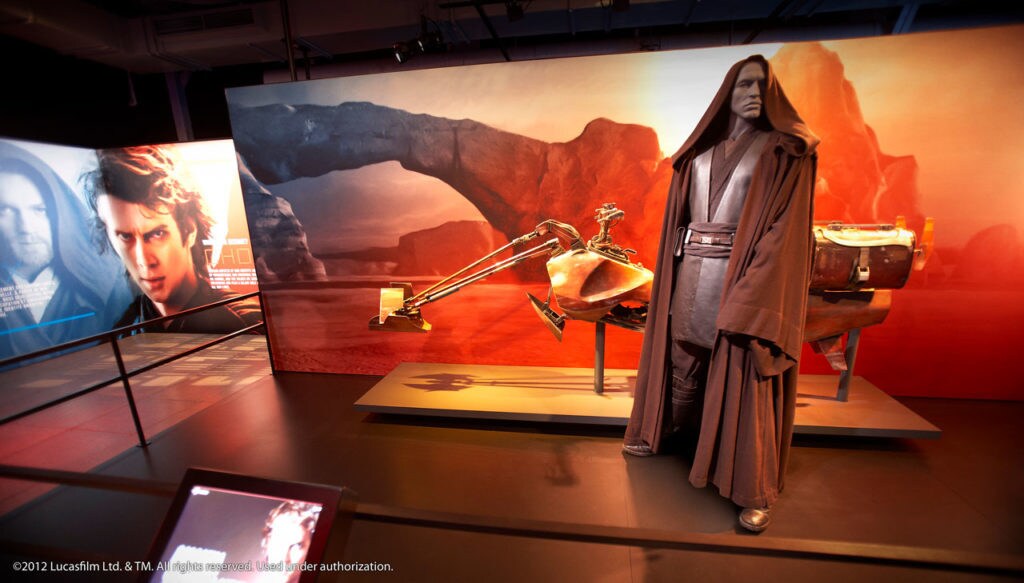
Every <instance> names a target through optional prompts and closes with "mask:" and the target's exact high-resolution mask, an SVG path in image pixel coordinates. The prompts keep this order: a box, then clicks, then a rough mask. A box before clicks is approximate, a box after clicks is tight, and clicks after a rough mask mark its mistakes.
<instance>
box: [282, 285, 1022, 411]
mask: <svg viewBox="0 0 1024 583" xmlns="http://www.w3.org/2000/svg"><path fill="white" fill-rule="evenodd" d="M417 289H419V288H417ZM527 291H529V292H531V293H533V294H534V295H539V296H541V297H542V294H543V293H544V292H545V289H544V288H543V287H542V286H539V285H534V286H526V285H513V284H493V285H492V284H482V285H477V286H471V287H469V288H467V289H465V290H463V291H461V292H459V293H458V294H457V295H456V296H451V297H449V298H447V299H445V300H443V301H440V302H437V303H434V304H431V305H428V306H426V307H425V308H424V310H423V313H424V316H425V318H426V319H427V321H428V322H430V323H431V324H432V325H433V326H434V328H433V330H432V331H431V332H429V333H426V334H414V333H397V332H371V331H370V330H368V329H367V321H368V320H369V319H370V317H371V316H372V315H373V314H374V313H376V311H377V309H378V307H377V298H378V292H377V288H375V287H360V288H319V289H305V290H300V289H292V290H279V291H272V292H269V293H268V294H267V295H268V296H269V301H270V303H271V304H272V305H273V304H274V303H275V302H277V304H278V306H280V307H278V308H274V310H275V311H274V314H275V316H282V315H283V316H284V317H281V318H280V320H279V322H280V323H279V324H278V325H276V326H275V327H274V334H273V336H272V342H273V348H274V356H275V363H276V366H277V367H278V369H280V370H293V371H330V372H335V373H354V374H374V375H382V374H387V373H388V372H390V371H391V369H392V368H394V367H395V366H396V365H397V364H398V363H400V362H442V363H478V364H500V365H530V366H570V367H590V366H593V363H594V326H593V325H592V324H589V323H586V322H579V321H570V322H569V323H568V324H567V326H566V329H565V335H564V340H563V341H562V343H559V342H557V341H556V340H555V339H554V337H553V336H552V335H551V334H550V333H549V332H548V331H547V329H546V328H545V327H544V326H543V325H542V324H541V323H540V321H539V320H538V318H537V316H536V314H535V313H534V312H533V310H532V309H531V308H530V306H529V304H528V303H527V300H526V296H525V292H527ZM963 295H964V292H963V290H932V289H905V290H901V291H898V292H896V295H895V299H894V306H893V310H892V313H891V314H890V315H889V319H888V320H887V321H886V323H885V324H884V325H882V326H874V327H871V328H867V329H865V330H864V333H863V335H862V337H861V345H860V353H859V356H858V365H857V368H856V374H858V375H860V376H864V377H865V378H867V379H868V380H869V381H871V382H872V383H874V384H875V385H877V386H878V387H880V388H882V389H884V390H885V391H886V392H889V393H890V394H893V395H907V396H913V395H929V396H951V397H953V396H955V397H961V398H971V397H978V398H997V399H998V398H1012V397H1013V393H1014V391H1015V390H1016V389H1014V388H1013V387H1014V385H1013V380H1012V379H1015V378H1018V377H1019V367H1018V366H1017V358H1018V357H1017V356H1016V353H1015V351H1016V348H1015V344H1014V338H1015V337H1016V336H1017V335H1018V334H1019V331H1018V330H1014V329H1011V327H1008V326H1006V325H1005V323H1006V322H1019V321H1022V319H1024V291H1017V290H1002V291H999V290H996V291H992V290H977V291H972V292H971V296H972V297H973V298H974V300H973V301H972V302H971V303H970V305H965V304H964V303H963V302H962V297H963ZM1008 306H1009V308H1007V307H1008ZM1008 309H1009V313H1008V311H1007V310H1008ZM607 330H608V337H607V353H606V366H607V367H609V368H635V367H636V363H637V360H638V358H639V354H640V341H641V335H640V334H639V333H637V332H632V331H628V330H623V329H620V328H616V327H614V326H609V327H608V328H607ZM934 330H947V331H948V332H947V334H948V335H949V337H948V338H946V341H945V342H936V341H935V338H933V335H934ZM981 362H984V363H985V366H983V367H979V366H977V363H981ZM801 371H802V372H804V373H808V374H827V373H829V372H830V369H829V367H828V364H827V363H826V362H825V360H824V358H823V357H821V356H819V355H816V354H813V353H812V352H811V351H810V349H809V347H807V345H805V350H804V357H803V362H802V365H801ZM1018 384H1019V383H1018ZM942 386H946V387H951V388H950V389H948V390H947V391H946V392H948V395H947V394H943V395H937V394H936V393H935V387H942Z"/></svg>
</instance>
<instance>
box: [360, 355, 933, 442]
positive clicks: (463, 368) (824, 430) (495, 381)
mask: <svg viewBox="0 0 1024 583" xmlns="http://www.w3.org/2000/svg"><path fill="white" fill-rule="evenodd" d="M635 382H636V371H635V370H629V369H606V370H605V382H604V393H603V394H600V395H599V394H596V393H594V371H593V369H589V368H554V367H536V366H493V365H479V364H429V363H411V362H407V363H402V364H400V365H398V366H397V367H395V369H394V370H392V371H391V372H390V373H388V375H387V376H385V377H384V378H383V379H381V380H380V382H378V383H377V384H376V385H374V387H373V388H372V389H370V390H369V391H367V392H366V394H365V395H363V396H362V397H361V398H360V399H359V400H358V401H356V403H355V407H356V410H358V411H366V412H371V413H388V414H397V415H424V416H432V417H461V418H471V419H496V420H512V421H541V422H550V423H579V424H590V425H617V426H625V425H626V422H627V420H628V419H629V413H630V410H631V409H632V407H633V386H634V383H635ZM838 382H839V381H838V377H835V376H829V375H801V376H800V380H799V384H798V387H797V409H796V427H795V428H794V431H795V432H796V433H801V434H813V435H847V436H851V435H856V436H865V437H911V438H934V437H938V436H939V435H940V434H941V431H940V430H939V429H938V428H937V427H935V426H934V425H932V424H931V423H928V422H927V421H925V420H924V419H923V418H921V417H920V416H918V415H917V414H915V413H914V412H913V411H911V410H910V409H907V408H906V407H904V406H903V405H902V404H900V403H899V402H898V401H896V400H895V399H893V398H892V397H890V396H889V395H887V394H885V393H884V392H883V391H881V390H879V389H878V388H877V387H875V386H874V385H872V384H871V383H869V382H867V381H866V380H864V379H863V378H862V377H854V378H853V379H852V382H851V383H850V392H849V400H848V401H847V402H840V401H837V400H836V387H837V385H838Z"/></svg>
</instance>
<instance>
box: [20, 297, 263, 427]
mask: <svg viewBox="0 0 1024 583" xmlns="http://www.w3.org/2000/svg"><path fill="white" fill-rule="evenodd" d="M252 297H257V298H260V302H259V303H260V314H261V315H262V316H263V318H262V319H261V320H260V321H259V322H257V323H256V324H252V325H250V326H246V327H244V328H241V329H239V330H236V331H234V332H230V333H228V334H225V335H224V336H221V337H219V338H214V339H213V340H210V341H208V342H204V343H202V344H200V345H198V346H193V347H192V348H189V349H188V350H184V351H181V352H178V353H175V354H172V355H170V356H166V357H164V358H161V359H159V360H157V361H154V362H151V363H149V364H147V365H145V366H141V367H139V368H136V369H134V370H131V371H129V370H128V369H127V367H125V364H124V357H123V356H122V354H121V347H120V345H119V344H118V338H120V337H122V336H130V335H131V334H133V333H134V332H135V331H136V330H142V329H143V328H149V327H151V326H153V325H154V324H162V323H164V322H168V321H170V320H174V319H175V318H181V317H185V316H189V315H191V314H196V313H200V312H203V311H205V310H209V309H212V308H216V307H219V306H223V305H225V304H230V303H234V302H240V301H243V300H247V299H249V298H252ZM262 299H263V298H262V294H261V293H260V292H258V291H255V292H251V293H247V294H243V295H238V296H232V297H230V298H225V299H223V300H218V301H216V302H213V303H210V304H206V305H204V306H199V307H196V308H190V309H188V310H182V311H181V312H178V313H177V314H174V315H171V316H162V317H160V318H154V319H152V320H146V321H145V322H139V323H138V324H131V325H128V326H122V327H120V328H114V329H113V330H110V331H107V332H101V333H99V334H94V335H92V336H87V337H85V338H80V339H78V340H73V341H71V342H65V343H64V344H57V345H55V346H51V347H49V348H44V349H43V350H37V351H35V352H29V353H26V354H22V355H19V356H15V357H13V358H8V359H5V360H0V370H3V369H5V368H6V367H8V366H10V365H13V364H17V363H20V362H24V361H29V360H34V359H37V358H40V357H43V356H48V355H51V354H55V353H58V352H65V351H67V350H70V349H72V348H78V347H82V346H87V345H98V344H102V343H104V342H109V343H110V346H111V350H113V352H114V360H115V361H116V363H117V370H118V375H117V376H115V377H112V378H109V379H105V380H102V381H99V382H96V383H94V384H92V385H89V386H88V387H85V388H84V389H79V390H77V391H74V392H72V393H69V394H67V395H64V396H62V397H58V398H56V399H53V400H50V401H47V402H45V403H42V404H40V405H36V406H34V407H31V408H29V409H26V410H24V411H20V412H18V413H15V414H13V415H9V416H7V417H4V418H2V419H0V425H3V424H4V423H9V422H11V421H14V420H16V419H21V418H22V417H26V416H28V415H32V414H33V413H38V412H40V411H43V410H45V409H49V408H50V407H54V406H56V405H60V404H61V403H65V402H67V401H70V400H72V399H76V398H78V397H81V396H83V395H87V394H89V393H92V392H93V391H97V390H99V389H102V388H103V387H106V386H108V385H110V384H112V383H115V382H117V381H119V380H120V381H121V384H122V385H123V386H124V393H125V397H126V399H127V400H128V408H129V409H130V410H131V413H132V421H133V422H134V423H135V433H136V434H137V435H138V438H139V446H140V447H146V446H147V445H149V441H148V440H147V439H146V434H145V432H144V431H143V429H142V422H141V421H140V420H139V411H138V408H137V407H136V406H135V397H134V396H133V394H132V386H131V383H130V382H129V381H128V379H130V378H131V377H133V376H136V375H139V374H142V373H144V372H147V371H150V370H153V369H154V368H157V367H159V366H163V365H165V364H167V363H170V362H174V361H175V360H178V359H181V358H184V357H186V356H189V355H191V354H195V353H196V352H199V351H201V350H206V349H207V348H210V347H211V346H216V345H217V344H221V343H222V342H227V341H228V340H231V339H232V338H235V337H236V336H240V335H242V334H247V333H249V332H252V331H254V330H256V329H257V328H260V327H262V326H264V323H265V318H266V313H265V312H264V311H263V301H262ZM267 350H268V352H269V350H270V342H269V339H268V341H267ZM271 370H273V359H271Z"/></svg>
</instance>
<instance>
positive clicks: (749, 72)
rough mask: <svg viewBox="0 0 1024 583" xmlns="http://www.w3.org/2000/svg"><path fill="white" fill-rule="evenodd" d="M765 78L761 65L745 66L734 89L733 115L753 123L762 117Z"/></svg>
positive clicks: (751, 64) (749, 64) (748, 64)
mask: <svg viewBox="0 0 1024 583" xmlns="http://www.w3.org/2000/svg"><path fill="white" fill-rule="evenodd" d="M765 78H766V77H765V74H764V67H762V66H761V64H760V63H747V64H746V65H743V68H742V69H740V74H739V75H738V76H737V77H736V84H735V85H733V88H732V103H731V109H732V112H733V114H735V115H736V116H737V117H739V118H741V119H744V120H746V121H751V122H752V121H754V120H755V119H757V118H758V117H760V115H761V108H762V107H763V105H764V103H763V102H762V101H761V95H762V93H763V92H764V82H765Z"/></svg>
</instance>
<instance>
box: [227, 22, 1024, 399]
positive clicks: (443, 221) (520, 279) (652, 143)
mask: <svg viewBox="0 0 1024 583" xmlns="http://www.w3.org/2000/svg"><path fill="white" fill-rule="evenodd" d="M1022 49H1024V28H1022V27H1003V28H991V29H983V30H981V29H979V30H967V31H957V32H942V33H928V34H919V35H903V36H894V37H884V38H870V39H854V40H843V41H833V42H822V43H819V42H812V43H787V44H776V45H756V46H744V47H725V48H716V49H702V50H688V51H666V52H656V53H642V54H626V55H613V56H599V57H584V58H573V59H552V60H545V61H531V62H514V63H498V64H489V65H473V66H464V67H452V68H445V69H432V70H418V71H405V72H395V73H386V74H376V75H366V76H358V77H348V78H339V79H326V80H317V81H307V82H300V83H285V84H276V85H266V86H259V87H245V88H235V89H229V90H228V104H229V110H230V114H231V121H232V131H233V135H234V141H235V147H236V149H237V150H238V153H239V154H240V174H241V175H242V182H243V190H244V192H245V198H246V210H247V213H248V219H249V223H250V232H251V233H252V239H253V252H254V254H255V255H256V264H257V274H258V277H259V279H260V282H261V285H263V288H264V293H265V296H266V297H265V302H266V305H267V308H268V310H269V313H268V320H269V322H270V324H271V325H270V330H269V333H270V338H271V342H272V346H273V348H274V357H275V365H276V366H277V368H278V370H296V371H322V372H338V373H366V374H384V373H387V372H388V371H390V370H391V369H392V368H393V367H394V366H396V365H397V364H398V363H400V362H407V361H415V362H441V363H444V362H449V363H475V364H519V365H550V366H589V365H591V364H592V363H593V351H594V326H593V324H590V323H586V322H581V321H572V320H570V321H569V323H568V325H567V326H566V329H565V331H564V337H563V340H562V342H561V343H559V342H558V341H557V340H556V339H555V338H554V337H553V336H552V335H551V334H549V332H548V330H547V329H546V328H545V327H544V326H543V325H542V324H541V323H540V321H539V320H538V319H537V316H536V314H535V313H534V311H533V309H532V307H531V306H530V304H529V302H528V300H527V298H526V295H525V292H530V293H532V294H533V295H535V296H537V297H540V298H542V299H543V298H544V297H545V294H546V293H547V288H548V280H547V277H546V274H545V272H544V260H543V259H539V258H538V259H533V260H531V261H530V262H527V263H525V264H523V265H522V266H520V267H518V268H516V269H514V270H510V271H508V272H504V273H502V274H500V276H496V277H493V278H488V279H487V280H485V281H483V282H480V283H476V284H473V285H470V286H468V287H466V288H465V289H463V290H461V291H459V292H458V293H455V294H453V295H451V296H448V297H446V298H444V299H441V300H439V301H437V302H435V303H430V304H427V305H426V306H424V307H423V309H422V313H423V316H424V318H425V319H426V320H427V321H429V322H430V323H431V324H432V325H433V329H432V330H431V331H430V332H428V333H425V334H413V333H409V334H402V333H392V332H380V331H371V330H369V329H368V325H367V323H368V321H369V320H370V318H371V316H375V315H377V314H378V313H379V307H378V301H379V298H380V291H379V290H380V288H381V287H383V286H386V285H388V283H389V282H392V281H406V282H411V283H412V284H413V288H414V290H415V291H417V292H418V291H421V290H422V289H424V288H425V287H427V286H429V285H431V284H432V283H433V282H436V281H437V280H438V279H440V278H441V276H443V275H445V274H448V273H451V272H453V271H455V270H456V269H458V268H460V267H462V266H464V265H467V264H469V263H470V262H472V261H474V260H476V259H477V258H479V257H481V256H483V255H484V254H486V253H487V252H489V251H491V250H493V249H496V248H497V247H499V246H501V245H503V244H505V243H506V242H508V241H510V240H512V239H514V238H515V237H518V236H520V235H522V234H525V233H528V232H530V231H531V230H533V229H534V227H535V226H536V225H537V224H538V223H540V222H541V221H543V220H545V219H556V220H559V221H563V222H566V223H569V224H572V225H574V226H575V227H576V228H577V229H578V230H579V231H580V233H581V234H582V235H583V237H584V239H588V238H590V236H591V235H593V234H595V233H596V232H597V229H598V225H597V224H596V223H595V222H594V212H595V209H597V208H598V207H599V206H601V204H602V203H607V202H614V203H616V204H617V206H618V208H620V209H622V210H624V211H625V218H624V219H623V220H622V221H621V223H619V224H618V225H616V226H615V227H614V228H613V229H612V232H611V235H612V237H613V239H614V240H615V242H616V243H618V244H621V245H622V246H624V247H631V248H633V249H636V250H637V253H636V254H635V256H633V257H634V260H635V261H639V262H640V263H642V264H644V265H646V266H649V267H653V264H654V261H655V257H656V252H657V246H658V233H659V231H660V225H661V219H662V215H663V212H664V207H665V197H666V192H667V188H668V182H669V180H670V178H671V166H670V156H671V155H672V154H673V153H674V152H675V150H676V149H677V148H678V147H679V146H680V145H681V144H682V142H683V141H684V140H685V138H686V137H687V136H688V134H689V132H690V131H691V130H692V128H693V127H694V126H695V125H696V122H697V120H698V118H699V116H700V115H702V114H703V112H704V110H705V109H706V107H707V104H708V103H709V102H710V99H711V97H712V95H713V94H714V92H715V91H716V90H717V88H718V86H719V85H720V83H721V79H722V77H723V76H724V74H725V72H726V70H727V69H728V68H729V66H730V65H731V64H732V63H734V62H736V61H737V60H740V59H742V58H744V57H746V56H747V55H749V54H752V53H761V54H763V55H765V56H766V57H768V59H769V61H770V62H771V64H772V67H773V69H774V70H775V72H776V74H777V76H778V77H779V79H780V80H781V83H782V86H783V87H784V88H785V91H786V93H787V95H788V96H789V97H790V99H791V100H792V102H793V103H794V105H795V106H796V108H797V110H798V111H800V112H801V115H802V116H803V117H804V119H805V120H806V122H807V124H808V126H809V127H810V128H811V129H812V130H813V131H814V132H815V133H816V134H817V135H819V136H820V137H821V138H822V143H821V146H820V149H819V165H818V181H817V184H816V195H815V218H816V219H819V220H840V221H844V222H847V223H891V222H893V221H895V220H896V218H897V217H898V216H903V217H906V219H907V222H908V224H909V226H910V227H911V228H912V229H914V230H916V231H918V232H921V229H922V227H923V224H924V219H925V217H926V216H927V217H934V219H935V224H936V252H935V253H934V254H933V255H932V257H931V260H930V262H929V263H928V265H927V267H926V269H925V271H923V272H920V273H915V274H914V275H913V276H912V277H911V281H910V283H909V285H908V286H907V287H906V288H904V289H902V290H899V291H897V292H896V293H895V300H894V307H893V309H892V312H891V313H890V315H889V317H888V320H887V321H886V322H885V323H884V324H882V325H879V326H874V327H871V328H868V329H865V330H864V333H863V335H862V340H861V349H860V355H859V360H858V362H857V369H856V372H857V374H860V375H863V376H865V377H867V378H868V379H869V380H870V381H871V382H873V383H875V384H876V385H878V386H880V387H881V388H883V389H884V390H886V391H888V392H890V393H892V394H898V395H932V396H953V397H965V398H975V397H977V398H1009V399H1020V398H1024V384H1022V383H1021V382H1020V381H1019V374H1018V372H1017V367H1016V366H1015V363H1016V359H1015V356H1014V348H1013V346H1014V344H1013V342H1012V341H1011V340H1012V338H1013V337H1015V334H1017V332H1018V331H1019V330H1020V329H1024V292H1022V291H1021V288H1022V286H1024V255H1022V243H1021V239H1020V229H1021V227H1022V226H1024V192H1021V191H1022V190H1024V186H1022V184H1024V181H1022V180H1021V178H1022V176H1021V174H1022V172H1024V168H1022V167H1021V166H1020V165H1019V164H1018V159H1019V157H1020V154H1021V152H1022V150H1024V115H1021V114H1020V111H1019V108H1018V105H1017V98H1016V96H1015V95H1014V92H1013V91H1012V90H1011V87H1013V86H1015V85H1016V84H1017V83H1018V82H1019V81H1021V77H1022V70H1021V69H1020V67H1019V66H1018V64H1017V63H1016V62H1015V61H1016V56H1017V55H1019V54H1022ZM517 249H518V250H522V247H521V246H520V247H517ZM505 256H506V257H507V256H508V255H507V254H506V255H505ZM640 341H641V335H640V334H639V333H637V332H633V331H629V330H625V329H618V328H611V329H610V331H609V337H608V348H607V365H608V366H610V367H621V368H631V367H635V366H636V363H637V359H638V355H639V347H640ZM802 369H803V370H804V371H805V372H826V371H828V370H829V369H828V366H827V364H826V363H825V361H824V359H822V358H821V357H820V356H816V355H810V354H809V351H808V353H807V354H805V358H804V359H803V363H802Z"/></svg>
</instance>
